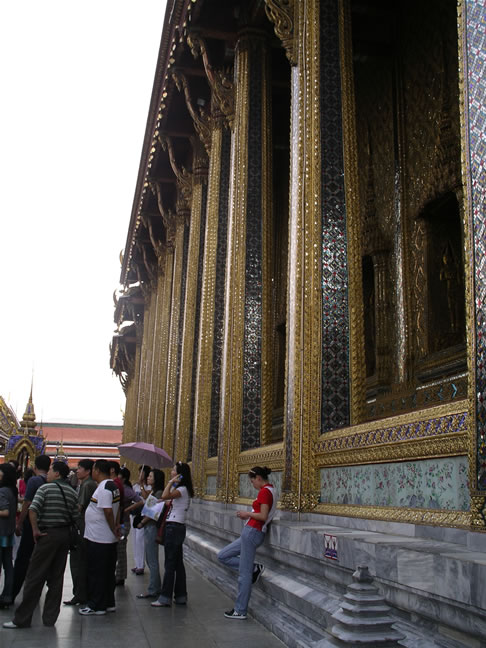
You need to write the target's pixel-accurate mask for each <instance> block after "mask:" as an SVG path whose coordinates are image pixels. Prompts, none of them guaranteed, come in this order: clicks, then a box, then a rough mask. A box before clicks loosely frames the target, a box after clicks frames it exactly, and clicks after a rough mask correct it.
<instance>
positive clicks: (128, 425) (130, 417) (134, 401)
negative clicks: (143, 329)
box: [123, 325, 141, 443]
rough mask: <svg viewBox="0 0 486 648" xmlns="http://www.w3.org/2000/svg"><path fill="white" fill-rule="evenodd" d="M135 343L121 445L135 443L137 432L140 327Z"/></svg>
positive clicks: (137, 330) (137, 328)
mask: <svg viewBox="0 0 486 648" xmlns="http://www.w3.org/2000/svg"><path fill="white" fill-rule="evenodd" d="M135 330H136V337H137V341H136V344H135V358H134V363H133V374H132V375H130V376H129V380H128V384H127V398H126V403H125V417H124V421H123V443H128V442H130V441H136V431H137V408H138V391H139V381H140V351H141V345H140V334H139V331H140V325H137V326H136V328H135Z"/></svg>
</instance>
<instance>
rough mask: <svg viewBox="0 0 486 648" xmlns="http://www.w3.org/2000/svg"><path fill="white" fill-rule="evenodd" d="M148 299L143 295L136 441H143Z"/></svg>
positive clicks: (148, 318)
mask: <svg viewBox="0 0 486 648" xmlns="http://www.w3.org/2000/svg"><path fill="white" fill-rule="evenodd" d="M149 308H150V299H149V295H147V294H145V295H144V307H143V333H142V340H141V345H140V367H139V378H138V399H137V420H136V425H135V428H136V433H135V434H136V440H137V441H145V435H146V430H145V426H144V423H145V416H144V415H145V402H146V397H147V392H146V385H145V378H146V375H147V345H148V338H149V320H150V313H149Z"/></svg>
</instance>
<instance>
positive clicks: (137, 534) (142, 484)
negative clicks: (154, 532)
mask: <svg viewBox="0 0 486 648" xmlns="http://www.w3.org/2000/svg"><path fill="white" fill-rule="evenodd" d="M149 474H150V466H140V469H139V476H138V483H137V484H134V486H133V490H134V491H135V493H136V494H137V495H140V497H142V498H143V499H146V498H147V497H148V496H149V494H150V490H151V489H150V487H149V485H148V484H147V478H148V476H149ZM142 507H143V501H141V502H140V505H139V506H132V507H131V510H130V513H131V514H132V515H133V520H132V521H133V533H134V536H133V562H134V566H133V568H132V572H133V573H134V574H136V575H137V576H142V575H143V573H144V568H145V547H144V539H143V536H144V530H143V529H139V528H138V522H137V521H136V518H137V515H138V514H139V513H140V511H139V510H138V509H139V508H140V510H141V509H142ZM140 521H141V518H140V519H139V522H140Z"/></svg>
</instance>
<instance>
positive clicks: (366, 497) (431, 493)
mask: <svg viewBox="0 0 486 648" xmlns="http://www.w3.org/2000/svg"><path fill="white" fill-rule="evenodd" d="M320 483H321V501H322V502H330V503H333V504H354V505H361V506H403V507H407V508H427V509H445V510H459V511H467V510H469V484H468V463H467V457H450V458H445V459H426V460H421V461H407V462H403V463H384V464H374V465H367V466H342V467H337V468H322V469H321V473H320Z"/></svg>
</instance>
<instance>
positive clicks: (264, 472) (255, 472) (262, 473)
mask: <svg viewBox="0 0 486 648" xmlns="http://www.w3.org/2000/svg"><path fill="white" fill-rule="evenodd" d="M271 472H272V469H271V468H267V467H266V466H265V468H262V467H261V466H254V467H253V468H252V469H251V470H249V471H248V476H249V477H257V476H258V477H261V478H262V479H268V475H269V474H270V473H271Z"/></svg>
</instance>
